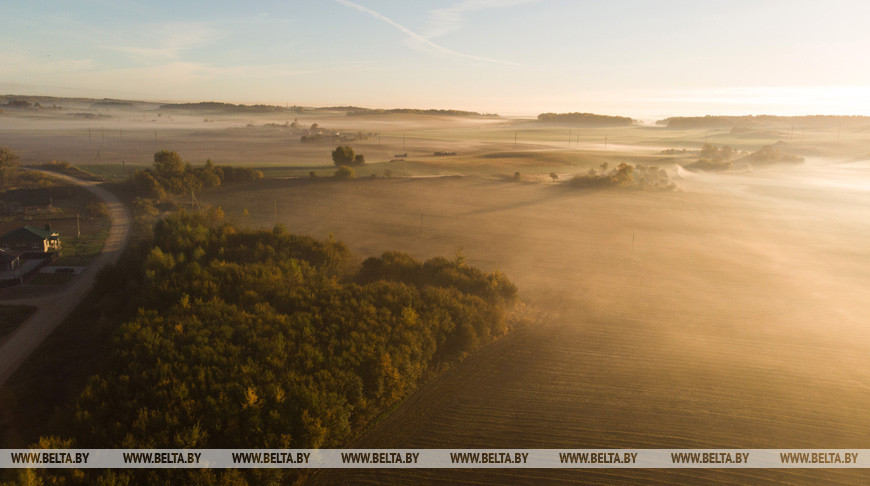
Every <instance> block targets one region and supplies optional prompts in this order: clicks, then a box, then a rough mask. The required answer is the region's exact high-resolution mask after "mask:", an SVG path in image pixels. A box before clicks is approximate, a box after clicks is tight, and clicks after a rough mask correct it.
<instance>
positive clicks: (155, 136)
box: [154, 130, 157, 143]
mask: <svg viewBox="0 0 870 486" xmlns="http://www.w3.org/2000/svg"><path fill="white" fill-rule="evenodd" d="M154 143H157V130H154Z"/></svg>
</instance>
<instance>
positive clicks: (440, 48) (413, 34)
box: [335, 0, 519, 66]
mask: <svg viewBox="0 0 870 486" xmlns="http://www.w3.org/2000/svg"><path fill="white" fill-rule="evenodd" d="M335 1H336V2H338V3H340V4H342V5H344V6H346V7H351V8H354V9H357V10H359V11H360V12H365V13H367V14H369V15H371V16H372V17H374V18H376V19H380V20H383V21H384V22H386V23H388V24H390V25H392V26H393V27H395V28H397V29H399V30H400V31H402V32H403V33H405V35H407V36H408V37H410V38H412V39H414V40H415V41H417V42H419V43H421V44H423V45H426V46H429V47H431V48H432V49H435V50H436V51H438V52H442V53H444V54H450V55H451V56H457V57H463V58H465V59H473V60H476V61H485V62H492V63H496V64H505V65H508V66H519V64H518V63H515V62H510V61H502V60H499V59H492V58H489V57H481V56H474V55H471V54H464V53H462V52H456V51H454V50H453V49H448V48H446V47H444V46H440V45H438V44H436V43H434V42H432V41H430V40H429V39H427V38H425V37H423V36H422V35H420V34H418V33H416V32H414V31H413V30H411V29H409V28H407V27H405V26H404V25H401V24H399V23H397V22H396V21H394V20H393V19H391V18H389V17H387V16H385V15H382V14H381V13H379V12H376V11H374V10H372V9H370V8H368V7H364V6H362V5H359V4H357V3H354V2H351V1H349V0H335Z"/></svg>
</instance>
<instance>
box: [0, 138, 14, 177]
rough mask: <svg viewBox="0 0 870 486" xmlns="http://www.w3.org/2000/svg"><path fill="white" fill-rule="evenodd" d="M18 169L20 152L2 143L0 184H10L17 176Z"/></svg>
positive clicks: (0, 147) (0, 148)
mask: <svg viewBox="0 0 870 486" xmlns="http://www.w3.org/2000/svg"><path fill="white" fill-rule="evenodd" d="M17 169H18V154H16V153H15V152H13V151H11V150H9V148H8V147H4V146H2V145H0V185H3V186H5V185H6V184H8V183H9V182H10V181H11V180H12V178H13V177H15V173H16V170H17Z"/></svg>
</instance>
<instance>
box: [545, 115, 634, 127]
mask: <svg viewBox="0 0 870 486" xmlns="http://www.w3.org/2000/svg"><path fill="white" fill-rule="evenodd" d="M538 121H541V122H547V123H570V124H572V125H583V126H590V127H619V126H628V125H631V124H633V123H634V120H632V119H631V118H628V117H626V116H609V115H596V114H594V113H541V114H540V115H538Z"/></svg>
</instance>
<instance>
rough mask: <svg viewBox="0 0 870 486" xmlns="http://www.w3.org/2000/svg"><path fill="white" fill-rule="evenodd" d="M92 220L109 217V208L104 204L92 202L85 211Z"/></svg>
mask: <svg viewBox="0 0 870 486" xmlns="http://www.w3.org/2000/svg"><path fill="white" fill-rule="evenodd" d="M85 211H86V212H87V214H88V216H90V217H91V218H104V217H108V216H109V208H108V206H106V203H104V202H92V203H90V204H88V207H87V208H86V209H85Z"/></svg>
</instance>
